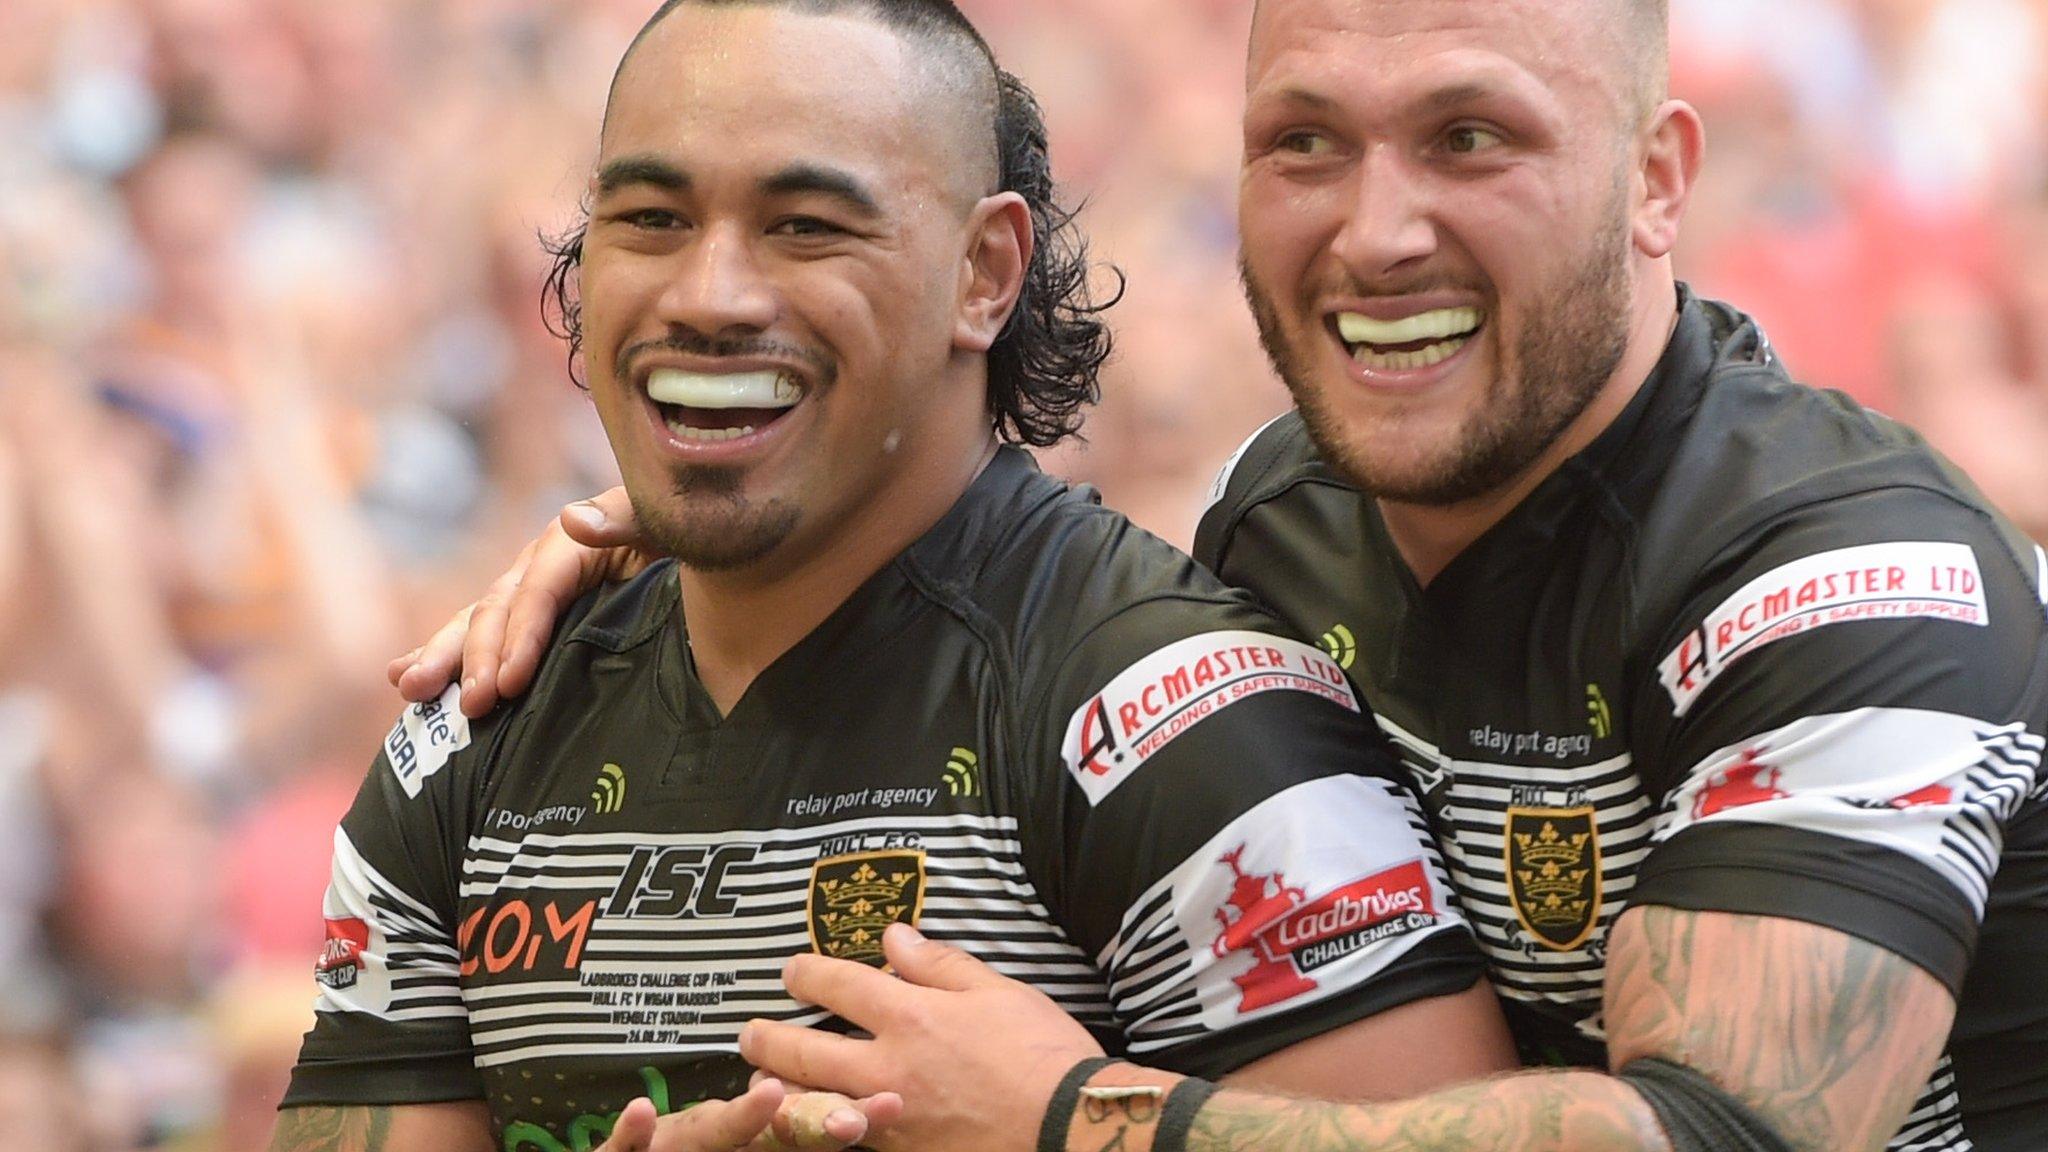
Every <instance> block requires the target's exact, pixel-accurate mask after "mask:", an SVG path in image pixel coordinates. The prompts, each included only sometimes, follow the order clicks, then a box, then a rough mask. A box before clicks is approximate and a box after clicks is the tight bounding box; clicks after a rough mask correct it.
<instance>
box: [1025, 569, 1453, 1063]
mask: <svg viewBox="0 0 2048 1152" xmlns="http://www.w3.org/2000/svg"><path fill="white" fill-rule="evenodd" d="M1026 714H1027V715H1028V716H1030V717H1031V722H1032V723H1033V724H1034V725H1035V726H1036V729H1037V730H1036V731H1035V732H1033V733H1031V734H1030V736H1029V737H1028V739H1029V740H1030V741H1031V742H1032V743H1033V744H1034V747H1033V748H1032V749H1031V755H1032V757H1033V759H1032V761H1031V762H1033V763H1049V764H1052V765H1058V766H1059V767H1058V768H1056V769H1053V770H1054V771H1057V772H1058V773H1060V775H1061V776H1062V777H1063V779H1062V780H1061V785H1062V786H1061V787H1059V788H1057V789H1056V790H1053V791H1052V792H1051V793H1049V795H1051V796H1053V797H1054V804H1055V807H1056V810H1055V811H1049V812H1044V813H1041V814H1034V815H1035V820H1034V823H1033V824H1028V825H1027V827H1030V826H1037V827H1044V828H1056V829H1059V830H1060V834H1061V839H1060V841H1059V843H1058V844H1057V845H1055V846H1054V847H1053V850H1052V853H1051V854H1052V855H1053V856H1054V857H1055V859H1056V862H1055V864H1054V865H1053V867H1052V868H1051V869H1050V870H1049V871H1051V873H1052V874H1053V875H1054V876H1055V877H1056V878H1057V881H1058V882H1057V883H1055V884H1052V885H1049V886H1045V887H1046V888H1047V889H1048V893H1047V894H1048V900H1049V902H1050V903H1051V904H1052V905H1053V907H1052V912H1053V915H1054V917H1055V918H1056V919H1057V920H1058V921H1059V922H1060V923H1061V925H1062V926H1063V928H1064V929H1065V930H1066V932H1067V933H1068V935H1069V937H1070V938H1071V939H1072V940H1073V941H1074V942H1075V943H1076V944H1077V945H1079V946H1080V947H1081V948H1082V950H1083V951H1085V952H1088V953H1090V954H1091V955H1093V956H1094V957H1095V958H1096V963H1097V967H1098V968H1099V969H1100V971H1101V972H1102V973H1103V974H1104V976H1105V977H1106V980H1107V984H1108V988H1109V996H1110V1002H1111V1008H1112V1011H1113V1013H1114V1016H1115V1018H1116V1020H1117V1022H1118V1023H1119V1025H1120V1026H1121V1028H1122V1030H1123V1038H1124V1040H1125V1043H1126V1044H1127V1048H1128V1051H1129V1052H1130V1054H1132V1055H1133V1056H1134V1057H1139V1058H1142V1059H1144V1060H1145V1061H1146V1062H1147V1063H1150V1064H1154V1065H1157V1066H1160V1067H1165V1068H1169V1069H1173V1070H1177V1071H1182V1072H1187V1073H1191V1074H1196V1075H1207V1076H1216V1075H1221V1074H1223V1073H1225V1072H1228V1071H1231V1070H1233V1069H1235V1068H1238V1067H1241V1066H1243V1065H1244V1064H1247V1063H1249V1062H1251V1061H1253V1060H1255V1059H1258V1058H1259V1057H1261V1056H1264V1055H1266V1054H1268V1053H1271V1052H1274V1051H1277V1050H1279V1049H1281V1048H1284V1047H1287V1046H1288V1045H1290V1044H1293V1043H1295V1042H1296V1041H1299V1040H1303V1039H1306V1038H1308V1037H1310V1036H1314V1035H1317V1034H1319V1033H1322V1032H1326V1031H1329V1030H1332V1029H1335V1028H1338V1027H1340V1026H1342V1025H1344V1024H1347V1023H1350V1022H1352V1021H1354V1020H1358V1019H1361V1018H1363V1017H1366V1016H1369V1015H1371V1014H1374V1013H1376V1012H1380V1011H1384V1010H1386V1009H1388V1008H1392V1007H1395V1006H1397V1005H1399V1004H1403V1003H1407V1002H1409V1001H1412V1000H1417V999H1422V998H1426V997H1430V996H1437V995H1443V994H1447V993H1451V992H1457V991H1462V990H1464V989H1466V988H1469V987H1471V986H1472V984H1473V983H1474V982H1475V981H1476V980H1478V979H1479V978H1480V976H1481V975H1482V972H1483V965H1482V962H1481V960H1480V957H1479V955H1478V952H1477V949H1476V945H1475V944H1474V943H1473V941H1472V937H1471V934H1470V932H1469V929H1468V928H1467V927H1466V925H1465V922H1464V920H1463V918H1462V916H1461V914H1460V913H1459V911H1458V910H1457V908H1456V907H1455V905H1454V904H1453V902H1452V897H1451V895H1450V888H1449V884H1448V882H1447V878H1446V876H1445V874H1444V872H1443V869H1442V866H1441V864H1440V862H1439V860H1438V858H1437V856H1436V853H1435V850H1434V848H1433V847H1432V846H1431V844H1430V841H1429V837H1428V834H1427V832H1426V825H1425V822H1424V818H1423V816H1422V813H1421V810H1420V808H1419V806H1418V805H1417V804H1416V802H1415V800H1414V799H1413V797H1412V796H1411V795H1410V794H1409V793H1408V791H1407V790H1406V789H1405V788H1404V787H1403V786H1402V784H1401V783H1399V779H1398V770H1397V769H1396V767H1395V765H1394V762H1393V761H1392V759H1391V757H1390V755H1389V754H1388V752H1387V751H1386V750H1385V748H1384V745H1383V744H1382V743H1381V741H1380V738H1379V736H1378V734H1377V732H1376V730H1375V729H1374V727H1373V726H1372V724H1371V723H1370V720H1369V718H1368V716H1367V714H1366V713H1365V711H1364V708H1363V705H1362V704H1361V703H1360V701H1359V699H1358V698H1357V697H1356V695H1355V694H1354V693H1353V691H1352V689H1351V687H1350V685H1349V683H1348V681H1347V680H1346V678H1345V676H1344V673H1343V670H1342V669H1341V668H1339V667H1338V666H1337V665H1336V664H1335V663H1334V662H1333V661H1331V660H1330V659H1329V658H1328V657H1327V656H1325V655H1324V654H1323V653H1322V652H1320V651H1318V650H1317V649H1315V648H1313V647H1310V646H1309V645H1306V644H1303V643H1300V642H1298V641H1295V640H1292V639H1288V638H1286V637H1283V636H1280V635H1278V634H1276V633H1275V632H1274V631H1273V627H1272V625H1270V624H1269V623H1268V622H1267V621H1266V620H1265V618H1264V617H1263V616H1261V615H1259V614H1257V613H1256V612H1254V611H1253V610H1252V609H1250V608H1249V607H1241V606H1236V605H1228V606H1226V605H1222V604H1218V603H1214V602H1200V603H1195V602H1185V601H1179V600H1166V601H1153V602H1149V603H1143V604H1139V605H1137V606H1134V607H1131V608H1127V609H1125V610H1123V611H1121V612H1120V613H1118V614H1117V615H1115V616H1114V617H1112V618H1111V619H1110V620H1109V621H1108V622H1107V623H1104V624H1102V625H1100V626H1099V627H1097V628H1095V629H1094V630H1093V631H1092V632H1090V633H1089V634H1088V635H1087V637H1086V638H1085V639H1084V640H1082V641H1081V643H1080V644H1079V646H1078V647H1077V648H1076V649H1075V650H1074V651H1073V652H1072V653H1071V654H1070V655H1069V656H1068V657H1067V658H1066V659H1065V661H1064V663H1063V664H1062V666H1061V667H1060V669H1059V672H1058V673H1057V675H1056V676H1055V677H1054V679H1053V683H1052V684H1051V686H1050V687H1049V689H1048V691H1047V692H1046V695H1045V697H1044V700H1043V703H1042V705H1041V706H1039V707H1036V708H1033V709H1031V710H1029V711H1028V712H1027V713H1026Z"/></svg>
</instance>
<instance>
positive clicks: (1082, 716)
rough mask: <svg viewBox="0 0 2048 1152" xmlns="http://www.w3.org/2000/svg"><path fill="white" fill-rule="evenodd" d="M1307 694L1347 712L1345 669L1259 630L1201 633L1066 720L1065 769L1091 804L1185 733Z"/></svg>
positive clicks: (1350, 700) (1121, 678)
mask: <svg viewBox="0 0 2048 1152" xmlns="http://www.w3.org/2000/svg"><path fill="white" fill-rule="evenodd" d="M1276 691H1288V692H1306V693H1308V694H1310V695H1312V696H1319V697H1321V698H1323V699H1325V700H1328V701H1331V702H1332V703H1335V704H1339V705H1342V706H1343V707H1345V708H1348V709H1350V710H1351V711H1353V712H1357V711H1359V710H1360V709H1359V706H1358V697H1357V696H1355V695H1354V694H1353V693H1352V691H1351V683H1350V681H1349V680H1347V679H1346V678H1345V676H1344V669H1343V668H1341V667H1339V666H1338V664H1337V663H1336V662H1335V661H1334V660H1332V659H1331V658H1330V657H1329V656H1328V655H1326V654H1324V653H1323V652H1321V651H1318V650H1317V649H1315V648H1312V647H1310V646H1309V645H1307V644H1303V643H1300V642H1299V641H1295V640H1288V639H1284V638H1282V637H1279V636H1269V635H1267V634H1265V633H1263V632H1206V633H1203V634H1202V635H1200V636H1191V637H1188V638H1187V639H1185V640H1179V641H1175V642H1174V643H1172V644H1168V645H1167V646H1166V647H1164V648H1161V649H1159V650H1158V651H1156V652H1154V653H1152V654H1151V655H1149V656H1146V657H1145V658H1143V659H1141V660H1139V661H1138V662H1137V663H1135V664H1133V665H1131V666H1130V667H1129V668H1126V669H1124V670H1123V671H1122V672H1120V673H1118V674H1117V676H1116V678H1115V679H1113V680H1111V681H1110V682H1109V684H1108V685H1107V686H1106V687H1104V688H1103V689H1102V691H1101V692H1100V693H1098V694H1097V695H1096V696H1094V697H1093V698H1092V699H1090V700H1089V701H1088V702H1087V703H1085V704H1083V705H1081V707H1080V708H1079V709H1078V710H1076V711H1075V712H1074V714H1073V717H1072V718H1071V719H1069V720H1068V721H1067V731H1066V738H1065V740H1064V741H1062V743H1061V749H1062V755H1063V757H1064V759H1065V760H1066V763H1067V770H1068V771H1069V772H1072V773H1073V774H1074V779H1075V780H1076V781H1078V782H1079V783H1080V785H1081V790H1082V791H1083V792H1085V793H1087V795H1088V802H1089V803H1090V804H1100V803H1102V799H1103V797H1105V796H1107V795H1109V794H1110V793H1111V792H1113V791H1115V790H1116V787H1117V785H1119V784H1121V783H1123V782H1124V781H1125V780H1126V779H1128V778H1129V777H1130V775H1131V773H1133V772H1135V771H1137V770H1138V768H1139V767H1140V766H1141V765H1143V764H1144V763H1145V762H1146V761H1147V760H1149V759H1151V758H1152V757H1153V756H1154V755H1157V754H1158V752H1159V751H1160V750H1161V749H1163V748H1165V747H1166V746H1167V745H1168V744H1171V743H1172V742H1173V741H1174V740H1176V739H1178V738H1179V737H1180V736H1181V735H1182V734H1183V733H1185V732H1187V731H1188V730H1189V729H1191V728H1193V727H1194V726H1195V725H1197V724H1199V723H1201V722H1202V721H1203V720H1206V719H1208V718H1209V717H1211V716H1214V715H1215V714H1216V713H1218V712H1221V711H1222V710H1224V709H1225V708H1228V707H1229V706H1231V705H1232V704H1235V703H1237V702H1238V701H1240V700H1244V699H1247V698H1249V697H1252V696H1257V695H1259V694H1260V693H1263V692H1276Z"/></svg>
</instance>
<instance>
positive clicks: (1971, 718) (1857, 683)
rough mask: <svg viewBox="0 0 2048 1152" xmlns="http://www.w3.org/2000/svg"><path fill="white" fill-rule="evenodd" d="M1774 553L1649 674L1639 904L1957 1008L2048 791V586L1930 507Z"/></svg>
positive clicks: (1784, 522) (1780, 529)
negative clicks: (1745, 925)
mask: <svg viewBox="0 0 2048 1152" xmlns="http://www.w3.org/2000/svg"><path fill="white" fill-rule="evenodd" d="M1753 535H1754V538H1753V540H1752V542H1750V543H1748V544H1747V545H1745V546H1742V547H1740V548H1738V549H1735V550H1733V551H1732V552H1731V553H1729V554H1727V555H1726V556H1725V557H1724V559H1723V560H1722V561H1721V562H1719V563H1717V564H1716V565H1715V567H1714V570H1713V571H1712V572H1710V573H1709V578H1708V579H1706V580H1703V581H1701V582H1700V591H1699V592H1698V594H1696V595H1695V596H1693V597H1692V598H1691V603H1690V604H1689V606H1688V607H1687V608H1686V609H1685V610H1684V615H1683V618H1682V619H1681V621H1680V622H1679V624H1678V626H1677V627H1676V628H1674V629H1672V630H1671V631H1670V632H1669V633H1668V634H1667V635H1666V636H1665V638H1664V640H1663V642H1662V643H1661V644H1660V645H1659V646H1658V647H1657V648H1656V649H1655V651H1654V652H1653V653H1652V654H1651V655H1652V657H1653V658H1654V660H1655V666H1654V668H1653V669H1651V671H1650V673H1649V676H1648V677H1646V683H1644V684H1643V685H1642V687H1641V689H1640V690H1641V692H1642V694H1643V698H1644V699H1645V701H1646V702H1647V703H1646V704H1645V705H1644V712H1645V713H1650V714H1652V716H1653V719H1652V721H1651V722H1650V723H1649V724H1648V725H1647V726H1648V727H1649V728H1651V729H1654V730H1657V731H1659V732H1660V733H1661V738H1660V739H1659V741H1658V744H1657V746H1656V747H1657V748H1658V751H1657V753H1656V755H1655V757H1654V759H1653V760H1648V761H1645V760H1644V759H1643V758H1641V757H1639V762H1643V763H1644V768H1645V775H1646V776H1647V777H1649V779H1650V782H1651V783H1652V784H1653V785H1655V786H1657V787H1659V788H1660V789H1662V790H1663V791H1664V795H1665V798H1664V803H1663V807H1662V810H1661V812H1660V815H1659V821H1658V826H1657V830H1656V832H1655V833H1654V835H1653V844H1654V845H1655V846H1654V848H1653V850H1652V852H1651V854H1650V856H1649V857H1648V858H1647V859H1646V860H1645V862H1644V864H1643V869H1642V872H1641V874H1640V877H1639V878H1638V880H1637V882H1636V887H1635V892H1634V894H1633V897H1632V901H1633V902H1634V903H1639V904H1660V905H1666V906H1670V907H1678V908H1686V909H1692V910H1701V911H1724V912H1737V913H1746V914H1751V915H1760V916H1781V917H1787V918H1791V919H1795V920H1801V921H1806V922H1809V923H1814V924H1819V925H1823V926H1826V927H1829V928H1834V929H1837V930H1839V931H1842V932H1846V933H1849V934H1851V935H1854V936H1857V937H1860V938H1862V939H1865V940H1868V941H1870V942H1871V943H1874V944H1877V945H1879V946H1881V947H1884V948H1886V949H1888V950H1890V951H1892V952H1895V953H1897V954H1898V955H1900V956H1903V957H1905V958H1907V959H1909V960H1911V961H1913V962H1914V963H1916V964H1918V965H1920V966H1921V967H1923V968H1925V969H1926V970H1927V971H1929V972H1930V973H1932V974H1933V975H1935V976H1936V977H1938V978H1939V979H1941V980H1943V981H1944V982H1946V983H1947V984H1948V986H1949V988H1950V989H1951V990H1952V991H1954V990H1960V988H1961V984H1962V980H1963V977H1964V974H1965V971H1966V969H1967V968H1968V966H1969V962H1970V957H1971V954H1972V952H1973V950H1974V948H1975V946H1976V943H1977V933H1978V928H1979V925H1980V924H1981V922H1982V919H1983V915H1984V909H1985V902H1986V898H1987V894H1988V892H1989V890H1990V886H1991V882H1992V878H1993V875H1994V874H1995V873H1996V872H1997V871H1998V869H1999V867H2000V857H2001V852H2002V848H2003V845H2004V842H2005V836H2006V831H2007V829H2008V827H2009V826H2010V825H2011V823H2012V821H2013V820H2014V817H2015V816H2016V815H2017V814H2018V813H2020V811H2021V809H2022V807H2023V806H2024V805H2028V804H2029V803H2034V804H2038V802H2039V797H2040V795H2041V792H2042V776H2041V750H2042V743H2043V741H2042V737H2041V732H2042V729H2043V720H2044V714H2048V708H2044V646H2043V634H2044V625H2048V617H2044V613H2043V597H2044V591H2048V590H2044V587H2043V584H2042V576H2043V572H2042V569H2043V567H2048V566H2044V565H2042V564H2040V553H2039V551H2038V549H2033V548H2032V546H2031V545H2028V546H2025V547H2026V549H2027V550H2028V551H2031V553H2032V554H2031V555H2028V554H2026V552H2023V551H2018V550H2015V549H2014V548H2013V547H2012V546H2011V543H2010V541H2009V538H2008V537H2007V536H2006V535H2005V534H2003V533H2001V532H2000V531H1999V530H1998V529H1997V527H1996V526H1995V524H1994V523H1993V522H1992V521H1991V520H1990V519H1989V518H1988V517H1986V516H1984V515H1983V514H1981V513H1979V512H1977V511H1975V510H1973V509H1969V508H1967V507H1965V506H1962V505H1959V504H1956V503H1954V502H1951V501H1949V500H1948V499H1947V498H1945V497H1942V496H1938V495H1935V494H1932V493H1927V492H1920V491H1917V490H1916V491H1903V492H1901V491H1889V492H1878V493H1870V494H1865V495H1862V496H1858V497H1855V498H1853V499H1850V500H1839V501H1833V502H1830V503H1828V504H1825V505H1821V506H1817V507H1814V508H1810V509H1805V510H1802V511H1799V512H1796V513H1792V514H1790V515H1787V516H1785V517H1783V518H1781V519H1780V520H1779V521H1777V522H1776V523H1774V524H1773V525H1772V526H1771V527H1770V528H1769V530H1768V531H1765V532H1763V533H1760V534H1753ZM2030 797H2031V798H2033V799H2032V800H2031V801H2030Z"/></svg>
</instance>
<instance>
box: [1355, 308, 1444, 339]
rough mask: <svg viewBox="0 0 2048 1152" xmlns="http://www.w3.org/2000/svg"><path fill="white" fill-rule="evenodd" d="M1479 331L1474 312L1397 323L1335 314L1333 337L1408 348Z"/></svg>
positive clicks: (1404, 319) (1417, 316)
mask: <svg viewBox="0 0 2048 1152" xmlns="http://www.w3.org/2000/svg"><path fill="white" fill-rule="evenodd" d="M1477 327H1479V309H1477V308H1438V309H1436V310H1435V311H1433V312H1418V313H1416V314H1415V315H1413V316H1404V317H1402V318H1401V319H1399V320H1375V319H1373V318H1372V317H1370V316H1361V315H1359V314H1358V313H1356V312H1339V313H1337V334H1338V335H1339V336H1342V337H1343V338H1344V342H1345V343H1346V344H1409V343H1413V342H1414V341H1417V340H1440V339H1442V338H1444V337H1446V336H1464V335H1466V334H1468V333H1470V332H1471V331H1472V330H1473V329H1475V328H1477Z"/></svg>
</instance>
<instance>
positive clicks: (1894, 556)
mask: <svg viewBox="0 0 2048 1152" xmlns="http://www.w3.org/2000/svg"><path fill="white" fill-rule="evenodd" d="M1914 618H1924V619H1931V620H1948V621H1951V622H1953V623H1956V624H1974V625H1976V626H1977V627H1980V628H1982V627H1986V626H1988V625H1989V624H1990V623H1991V619H1990V615H1989V612H1988V610H1987V608H1986V606H1985V602H1984V583H1983V580H1982V578H1981V576H1980V575H1979V573H1978V570H1977V554H1976V553H1975V552H1973V551H1971V549H1970V546H1969V545H1967V544H1944V543H1936V542H1934V541H1900V542H1896V543H1890V544H1864V545H1859V546H1857V547H1854V548H1837V549H1835V550H1834V551H1832V552H1822V553H1819V554H1817V555H1813V556H1806V557H1802V558H1801V559H1798V560H1794V561H1792V562H1791V563H1789V564H1785V565H1781V566H1780V567H1777V568H1774V569H1772V570H1771V571H1769V572H1766V573H1764V574H1763V575H1762V576H1759V577H1757V578H1756V579H1754V580H1752V581H1750V582H1749V583H1747V584H1745V585H1743V586H1742V588H1741V590H1740V591H1738V592H1736V593H1735V595H1733V596H1730V597H1729V598H1728V599H1727V600H1725V601H1723V602H1722V603H1721V606H1720V607H1718V608H1715V609H1714V610H1713V611H1712V612H1709V613H1708V614H1707V617H1706V619H1705V620H1703V621H1701V622H1700V624H1699V626H1698V627H1696V628H1694V629H1693V630H1692V631H1691V632H1688V633H1686V636H1685V639H1683V640H1681V641H1679V642H1678V647H1676V648H1673V649H1672V650H1671V652H1670V654H1668V655H1666V656H1665V657H1664V660H1663V662H1662V663H1661V664H1659V666H1658V669H1657V675H1658V678H1659V679H1661V680H1662V681H1663V682H1664V689H1665V691H1667V692H1669V693H1671V704H1672V711H1673V712H1674V713H1675V714H1676V715H1679V716H1683V715H1685V714H1686V712H1687V711H1688V710H1689V709H1691V708H1692V705H1693V701H1694V700H1697V699H1698V698H1699V695H1700V693H1702V692H1704V691H1706V689H1707V685H1709V684H1712V683H1713V682H1714V680H1715V678H1716V677H1718V676H1720V674H1721V673H1722V672H1723V671H1725V670H1726V669H1727V668H1728V666H1729V665H1731V664H1733V663H1735V662H1736V661H1737V660H1740V659H1742V658H1743V657H1744V656H1747V655H1749V654H1750V653H1752V652H1755V651H1756V650H1757V649H1759V648H1762V647H1764V646H1766V645H1768V644H1774V643H1776V642H1778V641H1779V640H1782V639H1784V638H1786V637H1787V636H1797V635H1800V634H1802V633H1806V632H1811V631H1813V630H1815V629H1817V628H1825V627H1827V626H1829V625H1831V624H1847V623H1851V622H1854V621H1858V620H1907V619H1914Z"/></svg>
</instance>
